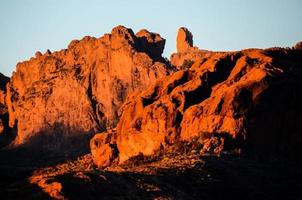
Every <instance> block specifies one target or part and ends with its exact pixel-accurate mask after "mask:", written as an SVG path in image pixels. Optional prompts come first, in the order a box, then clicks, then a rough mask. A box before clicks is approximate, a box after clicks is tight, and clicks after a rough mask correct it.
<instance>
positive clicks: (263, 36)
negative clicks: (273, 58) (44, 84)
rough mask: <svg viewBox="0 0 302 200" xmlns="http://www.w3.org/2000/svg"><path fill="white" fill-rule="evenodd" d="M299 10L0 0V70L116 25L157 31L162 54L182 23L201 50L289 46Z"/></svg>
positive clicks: (297, 6) (294, 4) (276, 1)
mask: <svg viewBox="0 0 302 200" xmlns="http://www.w3.org/2000/svg"><path fill="white" fill-rule="evenodd" d="M301 8H302V1H299V0H289V1H283V0H267V1H260V0H255V1H249V0H245V1H244V0H241V1H240V0H230V1H223V2H222V1H218V0H214V1H211V2H209V1H202V0H201V1H197V0H191V1H186V2H180V1H179V2H174V1H170V0H168V1H164V2H161V1H159V0H154V1H152V2H143V3H142V2H141V1H138V0H133V1H127V2H125V1H115V2H114V3H113V2H106V1H96V0H90V1H80V0H77V1H71V0H66V1H59V0H53V1H51V0H45V1H38V0H24V1H22V2H21V1H17V0H11V1H1V2H0V27H1V32H0V44H1V45H0V72H1V73H2V74H4V75H6V76H9V77H10V76H11V74H12V71H15V66H16V64H17V63H18V62H22V61H25V60H29V59H30V58H31V57H34V54H35V52H37V51H41V52H42V53H44V52H45V51H46V50H47V49H50V51H52V52H53V51H59V50H61V49H65V48H67V46H68V44H69V43H70V42H71V41H72V40H74V39H78V40H80V39H82V38H83V37H84V36H87V35H88V36H92V37H96V38H99V37H101V36H103V35H104V34H105V33H110V32H111V29H112V28H113V27H116V26H117V25H123V26H125V27H127V28H131V29H132V30H133V31H134V32H135V33H136V32H138V31H139V30H141V29H147V30H149V31H150V32H156V33H159V34H160V35H161V36H162V37H163V38H165V39H166V45H165V50H164V53H163V56H164V57H167V58H170V55H171V54H172V53H174V52H176V35H177V30H178V28H179V27H182V26H184V27H187V28H188V29H189V30H190V31H191V32H192V34H193V41H194V46H197V47H198V48H200V49H206V50H212V51H237V50H242V49H247V48H270V47H292V46H293V45H295V44H296V43H297V42H299V41H301V40H302V27H301V22H300V20H301V19H302V12H301V11H300V10H301Z"/></svg>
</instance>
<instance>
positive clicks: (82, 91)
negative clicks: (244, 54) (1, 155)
mask: <svg viewBox="0 0 302 200" xmlns="http://www.w3.org/2000/svg"><path fill="white" fill-rule="evenodd" d="M164 45H165V39H163V38H161V37H160V35H159V34H155V33H150V32H148V31H146V30H143V31H140V32H139V33H138V34H137V35H135V34H134V33H133V31H132V30H131V29H128V28H126V27H123V26H118V27H115V28H114V29H113V30H112V32H111V34H105V35H104V36H102V37H101V38H94V37H88V36H86V37H84V38H83V39H82V40H74V41H72V42H71V43H70V44H69V46H68V48H67V49H63V50H61V51H58V52H53V53H52V52H50V51H47V52H46V53H45V54H41V53H40V52H37V53H36V57H34V58H31V59H30V60H28V61H25V62H22V63H18V64H17V69H16V72H14V73H13V76H12V78H11V80H10V82H9V84H8V86H7V95H6V104H7V108H8V113H9V126H10V127H15V128H16V130H17V132H16V134H17V136H16V139H15V141H14V145H21V144H25V143H30V144H31V143H32V142H30V140H32V139H31V138H33V137H36V136H39V135H40V134H43V135H44V136H47V135H50V136H52V135H53V134H57V133H60V135H61V136H62V138H61V139H63V140H64V138H65V139H67V140H68V137H69V136H74V135H75V134H84V135H87V134H88V135H90V134H93V133H95V132H98V131H102V130H105V129H106V128H108V127H114V126H115V125H116V123H117V121H118V115H117V110H118V109H119V107H120V106H121V104H122V102H123V101H124V99H125V98H126V96H127V95H128V93H130V92H133V91H139V90H142V89H144V88H146V87H147V86H149V85H150V84H151V83H153V82H155V80H156V79H158V78H162V77H164V76H166V75H167V74H169V72H170V71H169V68H168V67H167V63H165V61H164V59H163V58H162V57H161V53H162V51H163V48H164ZM46 140H47V139H46ZM37 141H40V140H37ZM44 142H45V146H46V147H47V145H49V144H48V142H47V141H44ZM83 142H84V141H83ZM32 145H35V146H41V145H43V144H40V143H39V144H32ZM86 145H87V144H86ZM63 148H64V145H63ZM68 148H70V147H68ZM51 149H52V150H55V151H56V144H54V147H52V148H51Z"/></svg>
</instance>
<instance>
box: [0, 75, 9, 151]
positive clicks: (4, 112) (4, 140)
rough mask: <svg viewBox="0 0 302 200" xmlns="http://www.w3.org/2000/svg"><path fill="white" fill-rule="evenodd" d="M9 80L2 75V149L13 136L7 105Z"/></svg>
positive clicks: (0, 120)
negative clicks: (6, 96) (6, 97)
mask: <svg viewBox="0 0 302 200" xmlns="http://www.w3.org/2000/svg"><path fill="white" fill-rule="evenodd" d="M8 82H9V78H8V77H6V76H4V75H3V74H1V73H0V148H1V147H3V146H5V145H7V144H8V143H9V142H10V139H11V134H10V128H9V126H8V111H7V106H6V103H5V95H6V84H7V83H8Z"/></svg>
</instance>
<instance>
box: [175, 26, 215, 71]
mask: <svg viewBox="0 0 302 200" xmlns="http://www.w3.org/2000/svg"><path fill="white" fill-rule="evenodd" d="M176 47H177V52H176V53H173V54H172V55H171V58H170V60H171V64H172V65H173V66H175V67H176V68H177V69H180V70H182V69H186V68H190V67H191V66H192V64H193V63H194V62H195V61H197V60H200V59H202V58H204V57H207V56H208V54H211V53H212V52H210V51H206V50H201V49H199V48H197V47H194V46H193V35H192V33H191V32H190V31H189V30H188V29H187V28H184V27H181V28H179V30H178V33H177V39H176Z"/></svg>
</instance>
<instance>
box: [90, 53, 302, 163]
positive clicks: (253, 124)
mask: <svg viewBox="0 0 302 200" xmlns="http://www.w3.org/2000/svg"><path fill="white" fill-rule="evenodd" d="M189 48H190V47H189ZM184 52H185V51H184ZM301 63H302V52H301V50H299V49H289V48H287V49H283V48H271V49H264V50H262V49H247V50H242V51H237V52H217V53H215V52H208V53H206V54H204V55H203V56H202V57H200V58H199V59H197V60H196V61H195V62H194V63H193V64H192V65H191V66H189V67H187V68H186V69H183V70H179V71H177V72H175V73H173V74H172V75H170V76H168V77H165V78H162V79H160V80H158V81H156V82H155V83H154V84H153V85H152V86H150V87H149V88H148V89H147V90H145V91H142V92H136V93H133V94H132V95H130V96H128V98H127V99H126V101H125V103H124V104H123V106H122V107H121V108H120V113H121V117H120V121H119V123H118V125H117V129H116V131H111V132H107V133H102V134H107V135H106V137H107V138H113V139H110V142H109V140H108V141H106V140H105V139H102V140H100V139H98V138H97V137H96V138H95V139H98V142H96V143H97V144H98V145H99V147H102V146H103V145H107V146H106V147H110V146H112V150H116V151H117V152H118V155H117V156H116V159H117V160H118V161H119V163H123V162H124V161H126V160H128V159H129V158H131V157H134V156H137V155H141V154H143V155H146V156H149V155H153V154H155V153H156V152H158V151H162V150H164V149H167V148H169V147H170V146H172V145H175V144H177V143H179V142H188V143H190V142H192V141H195V140H196V138H198V141H199V142H200V144H201V145H203V146H204V149H203V150H207V149H211V148H213V147H212V146H213V145H214V148H213V149H214V150H215V152H216V153H219V152H221V151H223V150H227V149H235V150H238V152H242V151H243V152H245V153H247V154H250V155H252V156H257V157H276V158H279V157H287V158H288V157H294V156H296V155H298V152H300V151H301V150H302V149H301V146H302V137H301V134H300V133H301V131H302V130H301V123H302V115H301V111H302V106H301V103H300V102H301V100H302V93H301V91H302V71H301V69H302V68H301ZM108 144H109V145H108ZM215 145H216V146H215ZM94 147H95V145H94ZM106 152H108V150H106ZM111 155H112V154H111ZM96 159H97V156H96V157H95V160H96ZM110 159H111V160H112V157H110ZM105 165H108V163H106V164H105Z"/></svg>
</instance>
